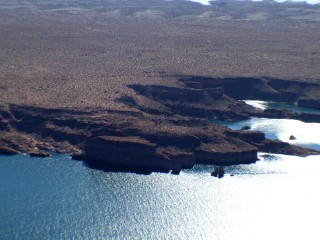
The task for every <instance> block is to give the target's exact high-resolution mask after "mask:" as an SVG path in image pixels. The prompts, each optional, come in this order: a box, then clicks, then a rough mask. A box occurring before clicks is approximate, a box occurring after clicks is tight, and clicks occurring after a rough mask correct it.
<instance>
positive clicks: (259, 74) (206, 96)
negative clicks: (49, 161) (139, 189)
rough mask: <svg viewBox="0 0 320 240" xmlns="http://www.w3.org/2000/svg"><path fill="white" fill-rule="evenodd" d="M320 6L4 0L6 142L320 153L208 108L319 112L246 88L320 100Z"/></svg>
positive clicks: (187, 162) (201, 154) (215, 155)
mask: <svg viewBox="0 0 320 240" xmlns="http://www.w3.org/2000/svg"><path fill="white" fill-rule="evenodd" d="M146 2H147V3H146ZM319 16H320V6H308V5H303V4H275V3H267V2H264V3H249V2H242V3H239V2H228V1H227V3H226V4H225V5H221V4H220V5H217V4H216V5H213V6H201V5H199V4H195V3H190V2H182V1H173V2H168V1H160V0H152V1H139V0H134V1H111V0H110V1H107V0H106V1H92V0H90V1H64V2H63V3H56V2H53V1H45V0H44V1H37V2H36V3H34V2H33V1H30V2H29V1H24V2H23V3H22V2H19V1H16V2H14V1H2V3H1V4H0V23H1V24H0V33H1V34H0V45H1V46H2V47H1V48H0V63H1V64H0V96H1V98H0V105H1V115H0V120H1V121H0V131H1V135H0V146H1V147H2V149H4V150H3V151H5V152H10V151H11V152H14V151H15V150H18V151H20V152H28V153H32V154H33V155H39V156H45V155H46V153H44V152H43V150H45V151H47V150H55V151H59V152H72V153H75V155H74V156H75V158H79V159H83V158H85V159H92V160H97V161H98V160H99V161H100V157H99V158H96V159H95V156H93V155H92V154H89V152H90V151H89V150H88V149H89V148H88V146H95V147H97V151H98V152H99V151H100V152H101V151H102V154H104V155H105V156H107V155H108V154H109V153H116V152H117V151H118V150H117V149H118V147H116V148H115V147H114V145H112V144H111V142H117V143H118V144H120V145H121V144H127V146H136V147H137V148H141V151H140V152H144V153H145V154H146V155H145V156H148V159H150V160H152V161H154V163H155V164H154V165H152V164H149V162H148V164H147V165H148V166H154V167H156V168H157V167H159V168H168V169H176V170H177V169H179V167H181V166H182V167H183V166H191V165H192V164H194V163H195V162H211V163H221V162H224V163H235V162H247V161H255V160H256V152H257V150H258V149H264V150H265V147H264V146H269V147H270V146H272V147H273V149H276V151H278V152H286V153H292V154H298V155H305V154H306V153H310V154H312V153H314V152H310V151H308V150H306V151H304V150H301V149H300V148H299V149H298V148H295V147H292V148H291V147H290V150H288V151H285V150H283V149H288V148H289V147H288V146H286V145H281V144H277V143H272V144H270V143H269V142H267V140H265V139H264V138H263V139H260V140H259V141H260V142H258V143H257V142H256V139H255V138H254V137H253V136H249V138H248V134H247V133H245V131H240V132H239V133H238V135H234V134H231V135H230V134H228V133H229V132H230V130H228V129H226V128H224V127H222V126H216V125H214V124H212V123H209V122H208V119H209V118H216V119H224V120H234V119H246V118H248V117H250V116H265V117H275V116H278V117H279V116H280V117H293V118H297V119H303V120H306V121H313V120H314V119H316V118H317V116H310V115H293V114H291V113H287V112H285V111H269V112H262V111H259V110H256V109H254V108H252V107H250V106H248V105H246V104H244V103H242V102H239V101H237V99H241V98H242V99H243V98H247V99H264V100H279V101H288V102H294V103H297V104H299V105H301V106H312V107H318V108H319V106H320V104H319V102H320V90H319V89H320V87H319V86H320V85H319V84H320V68H319V62H320V48H319V45H320V37H319V36H320V17H319ZM317 121H318V120H317ZM244 136H245V137H244ZM113 137H117V139H114V138H113ZM251 137H253V139H252V138H251ZM95 139H96V140H95ZM97 139H99V141H98V140H97ZM254 139H255V140H254ZM138 140H139V141H138ZM96 141H98V142H96ZM264 141H266V142H264ZM101 142H104V144H102V145H101ZM93 143H96V144H93ZM92 144H93V145H92ZM150 144H151V145H150ZM273 144H275V145H273ZM105 145H107V146H109V148H104V147H103V146H105ZM99 146H102V147H101V148H99ZM151 146H155V147H151ZM275 146H276V147H275ZM106 149H107V150H106ZM132 149H134V148H132ZM270 149H271V147H270ZM281 149H282V150H281ZM86 152H87V153H88V154H87V155H86ZM119 154H120V155H121V154H122V153H120V152H119ZM130 154H131V155H132V154H133V153H131V152H130V151H129V153H128V155H130ZM134 154H135V153H134ZM120 155H115V156H113V157H111V156H110V162H112V163H114V162H113V161H114V160H113V159H116V158H117V156H120ZM111 159H112V160H111ZM123 159H125V157H123ZM141 159H142V160H141V162H139V164H140V165H144V164H146V161H144V160H145V159H144V157H143V156H142V158H141ZM130 161H131V162H133V163H134V162H136V163H137V161H138V160H137V158H130V159H129V160H127V161H124V162H121V164H124V163H125V162H130ZM139 161H140V160H139ZM163 162H165V163H167V162H168V163H169V164H168V165H165V164H164V165H163ZM177 163H178V164H177ZM170 164H171V165H170ZM179 164H180V165H179Z"/></svg>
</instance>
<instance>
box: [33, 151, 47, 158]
mask: <svg viewBox="0 0 320 240" xmlns="http://www.w3.org/2000/svg"><path fill="white" fill-rule="evenodd" d="M30 156H31V157H40V158H45V157H50V153H47V152H45V151H34V152H31V153H30Z"/></svg>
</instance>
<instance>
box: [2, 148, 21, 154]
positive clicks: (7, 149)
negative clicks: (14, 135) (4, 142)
mask: <svg viewBox="0 0 320 240" xmlns="http://www.w3.org/2000/svg"><path fill="white" fill-rule="evenodd" d="M18 153H19V152H18V151H16V150H14V149H11V148H9V147H5V146H0V154H3V155H15V154H18Z"/></svg>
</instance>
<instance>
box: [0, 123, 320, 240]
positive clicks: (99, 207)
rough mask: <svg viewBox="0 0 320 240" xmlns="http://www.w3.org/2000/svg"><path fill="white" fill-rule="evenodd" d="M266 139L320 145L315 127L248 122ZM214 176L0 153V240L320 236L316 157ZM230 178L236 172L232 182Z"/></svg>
mask: <svg viewBox="0 0 320 240" xmlns="http://www.w3.org/2000/svg"><path fill="white" fill-rule="evenodd" d="M225 124H228V125H229V127H232V128H234V129H238V128H241V127H242V126H245V125H250V126H251V128H252V129H254V130H260V131H264V132H265V133H266V134H267V137H270V138H279V139H281V140H283V141H291V140H289V136H290V135H294V136H295V137H296V138H297V139H296V140H293V141H292V143H295V144H300V145H304V146H308V147H313V148H314V149H318V150H320V149H319V146H320V141H319V139H320V138H319V136H320V125H319V124H318V123H314V124H309V123H308V124H307V123H302V122H300V121H296V120H281V119H251V120H248V121H242V122H234V123H225ZM259 155H260V161H258V162H257V163H256V164H250V165H237V166H229V167H226V168H225V170H226V174H225V177H224V178H222V179H217V178H214V177H211V176H210V173H211V171H212V170H213V167H212V166H207V165H198V166H196V167H194V168H193V169H191V170H184V171H182V172H181V173H180V175H172V174H163V173H152V174H151V175H138V174H134V173H116V172H105V171H100V170H95V169H91V168H89V167H87V166H85V165H84V164H83V163H82V162H79V161H73V160H71V159H70V157H69V156H67V155H61V154H53V156H51V157H50V158H45V159H39V158H30V157H28V156H24V155H16V156H2V155H0V239H1V240H7V239H8V240H9V239H10V240H11V239H23V240H25V239H119V240H120V239H121V240H122V239H130V240H131V239H183V240H185V239H195V240H197V239H210V240H211V239H220V240H235V239H236V240H242V239H245V240H248V239H249V240H256V239H259V240H264V239H268V240H270V239H291V240H292V239H299V240H300V239H308V240H319V239H320V231H319V220H320V190H319V186H318V185H319V183H320V155H318V156H310V157H306V158H299V157H293V156H286V155H275V154H271V155H270V154H265V153H260V154H259ZM232 175H233V176H232Z"/></svg>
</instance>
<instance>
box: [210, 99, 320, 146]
mask: <svg viewBox="0 0 320 240" xmlns="http://www.w3.org/2000/svg"><path fill="white" fill-rule="evenodd" d="M244 102H246V103H247V104H249V105H252V106H254V107H257V108H260V109H267V108H269V109H270V108H275V109H277V108H286V109H289V110H291V111H292V112H298V113H302V112H307V113H313V114H320V110H319V109H312V108H303V107H297V106H295V105H293V104H288V103H278V102H265V101H253V100H244ZM213 122H215V123H217V124H220V125H225V126H227V127H229V128H231V129H233V130H239V129H241V128H243V127H245V126H248V127H250V129H251V130H254V131H260V132H264V133H265V135H266V138H269V139H272V140H281V141H283V142H288V143H290V144H293V145H297V146H301V147H306V148H311V149H315V150H318V151H320V137H319V136H320V123H305V122H302V121H299V120H293V119H268V118H251V119H249V120H244V121H234V122H225V121H218V120H214V121H213ZM291 136H294V137H295V139H294V140H291V139H290V137H291Z"/></svg>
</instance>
